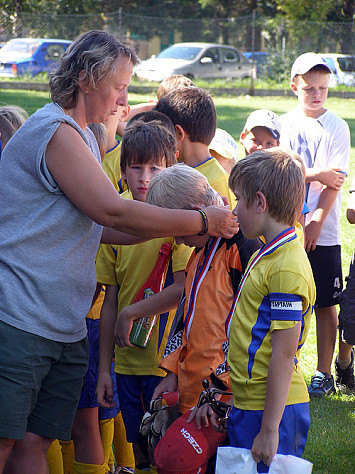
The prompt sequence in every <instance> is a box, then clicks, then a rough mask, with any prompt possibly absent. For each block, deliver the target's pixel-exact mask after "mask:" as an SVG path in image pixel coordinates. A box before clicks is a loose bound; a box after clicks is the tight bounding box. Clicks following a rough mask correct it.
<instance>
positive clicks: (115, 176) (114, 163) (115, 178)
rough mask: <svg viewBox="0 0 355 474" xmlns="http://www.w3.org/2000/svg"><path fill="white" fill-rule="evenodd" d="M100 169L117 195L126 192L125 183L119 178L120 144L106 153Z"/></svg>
mask: <svg viewBox="0 0 355 474" xmlns="http://www.w3.org/2000/svg"><path fill="white" fill-rule="evenodd" d="M102 168H103V170H104V171H105V173H106V174H107V176H108V177H109V178H110V180H111V182H112V184H113V185H114V186H115V188H116V190H117V191H118V192H119V193H122V192H124V191H127V183H126V181H125V180H124V179H123V178H122V176H121V143H117V145H116V146H115V147H114V148H112V149H111V150H109V151H108V152H107V153H106V155H105V158H104V160H103V162H102Z"/></svg>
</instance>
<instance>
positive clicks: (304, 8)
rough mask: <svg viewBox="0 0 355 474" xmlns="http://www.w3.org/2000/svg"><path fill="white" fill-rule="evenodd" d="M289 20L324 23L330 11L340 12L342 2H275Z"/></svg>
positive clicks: (336, 0)
mask: <svg viewBox="0 0 355 474" xmlns="http://www.w3.org/2000/svg"><path fill="white" fill-rule="evenodd" d="M277 3H278V5H279V7H280V9H281V11H282V12H284V13H285V14H286V15H287V17H288V19H289V20H307V21H324V20H326V18H327V15H328V13H329V12H330V11H331V10H335V9H338V10H341V7H342V3H343V1H342V0H302V1H297V2H295V1H294V0H277Z"/></svg>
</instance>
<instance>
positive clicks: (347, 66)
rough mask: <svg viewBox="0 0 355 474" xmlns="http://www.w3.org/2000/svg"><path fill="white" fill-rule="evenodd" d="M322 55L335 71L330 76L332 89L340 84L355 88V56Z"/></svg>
mask: <svg viewBox="0 0 355 474" xmlns="http://www.w3.org/2000/svg"><path fill="white" fill-rule="evenodd" d="M321 55H322V57H323V58H324V59H325V61H326V62H327V64H328V65H329V66H330V68H331V70H332V71H333V74H331V75H330V81H329V85H330V87H335V86H336V85H338V84H345V85H346V86H355V56H352V55H350V54H338V53H321Z"/></svg>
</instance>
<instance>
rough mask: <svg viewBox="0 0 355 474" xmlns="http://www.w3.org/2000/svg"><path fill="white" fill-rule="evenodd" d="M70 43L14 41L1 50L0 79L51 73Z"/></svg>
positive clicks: (63, 41) (40, 39) (33, 39)
mask: <svg viewBox="0 0 355 474" xmlns="http://www.w3.org/2000/svg"><path fill="white" fill-rule="evenodd" d="M70 43H71V41H68V40H61V39H43V38H16V39H12V40H10V41H8V42H7V43H6V44H5V46H3V47H2V48H1V49H0V77H17V76H21V75H23V74H30V75H31V76H36V75H37V74H39V73H40V72H46V73H49V72H50V71H51V68H52V67H53V65H55V63H56V62H57V61H58V60H59V59H60V58H61V57H62V56H63V54H64V53H65V50H66V49H67V47H68V46H69V45H70Z"/></svg>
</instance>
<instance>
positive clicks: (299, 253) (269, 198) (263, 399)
mask: <svg viewBox="0 0 355 474" xmlns="http://www.w3.org/2000/svg"><path fill="white" fill-rule="evenodd" d="M229 183H230V186H231V188H232V190H233V191H234V193H235V195H236V198H237V206H236V208H235V209H234V211H233V213H234V214H235V215H236V216H237V220H238V221H239V225H240V228H241V230H242V232H243V234H244V235H245V237H247V238H256V237H258V236H260V235H263V236H264V237H265V245H264V246H263V247H262V248H261V249H260V251H258V252H256V253H255V254H254V255H253V256H252V258H251V259H250V261H249V265H248V267H247V269H246V271H245V273H244V276H243V279H242V281H241V283H240V286H239V289H238V293H237V296H236V298H235V301H234V304H233V306H232V309H231V312H230V315H229V317H228V318H227V321H226V332H227V334H228V336H229V350H228V363H229V366H230V378H231V384H232V391H233V398H234V401H233V405H234V406H233V409H232V411H231V412H230V414H229V418H228V422H227V432H228V436H229V440H230V444H231V446H235V447H241V448H246V449H251V452H252V455H253V457H254V459H255V461H256V462H258V463H259V464H258V472H268V466H270V463H271V462H272V459H273V457H274V455H275V454H276V453H279V454H291V455H295V456H299V457H300V456H301V455H302V453H303V450H304V447H305V443H306V439H307V432H308V428H309V423H310V420H309V406H308V402H309V396H308V392H307V387H306V384H305V381H304V379H303V376H302V374H301V372H300V368H299V365H298V361H299V350H300V349H301V347H302V345H303V343H304V341H305V339H306V336H307V332H308V328H309V324H310V318H311V313H312V308H313V305H314V301H315V285H314V281H313V275H312V270H311V267H310V264H309V262H308V258H307V255H306V253H305V251H304V249H303V247H302V245H301V243H300V242H299V240H298V239H297V238H296V234H295V228H294V223H295V221H296V218H297V216H298V215H299V213H300V211H301V209H302V205H303V199H304V187H305V178H304V168H303V167H302V165H301V163H300V162H299V161H298V159H297V158H295V157H292V156H291V155H290V154H288V153H285V152H282V151H280V150H278V149H275V150H261V151H257V152H255V153H252V154H251V155H249V156H247V157H246V158H244V159H242V160H240V161H239V162H238V163H237V164H236V166H235V167H234V168H233V171H232V173H231V176H230V180H229ZM203 421H204V422H205V423H206V422H207V420H206V419H204V420H203ZM211 421H212V423H213V424H214V426H215V427H216V428H219V429H220V430H222V429H223V428H222V427H221V426H220V425H218V421H217V417H216V416H215V415H212V418H211Z"/></svg>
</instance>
